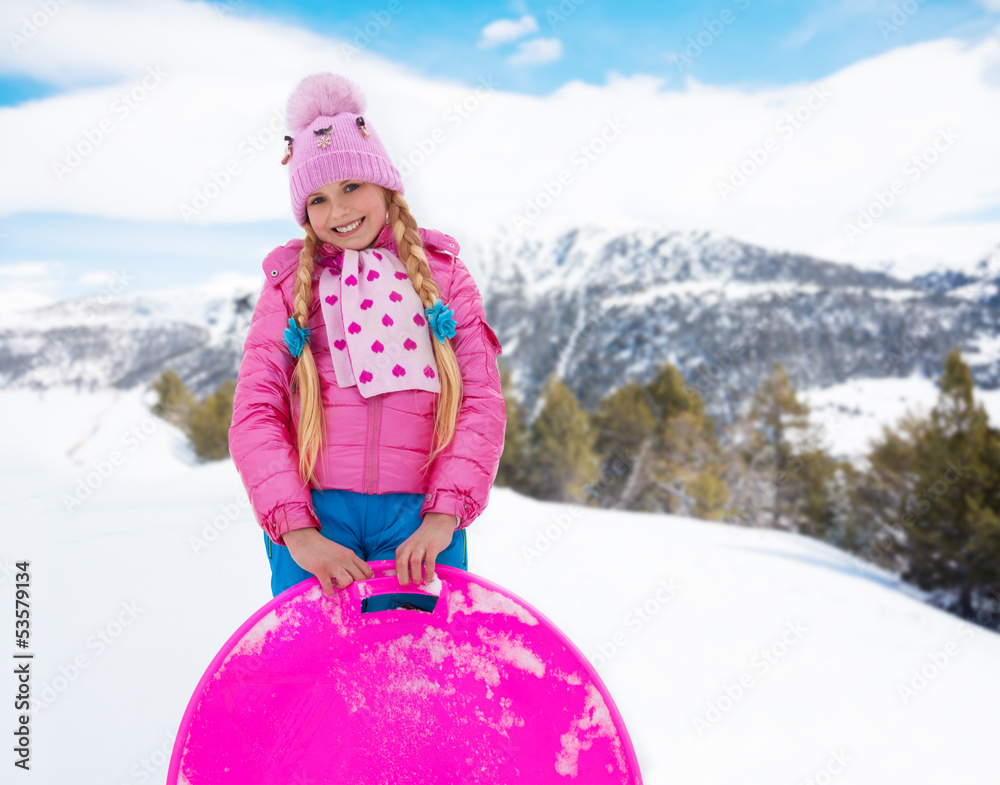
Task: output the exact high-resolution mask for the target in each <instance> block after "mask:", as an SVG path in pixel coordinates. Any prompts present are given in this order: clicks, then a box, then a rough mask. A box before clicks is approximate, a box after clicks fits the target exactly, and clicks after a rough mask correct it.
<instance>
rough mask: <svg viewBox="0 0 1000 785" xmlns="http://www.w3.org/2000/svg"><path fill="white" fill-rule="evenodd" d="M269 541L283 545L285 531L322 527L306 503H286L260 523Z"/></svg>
mask: <svg viewBox="0 0 1000 785" xmlns="http://www.w3.org/2000/svg"><path fill="white" fill-rule="evenodd" d="M260 525H261V526H262V527H263V528H264V531H265V532H267V536H268V537H270V538H271V541H272V542H274V543H275V544H277V545H284V544H285V541H284V539H283V537H284V534H285V532H290V531H292V530H293V529H308V528H309V527H310V526H311V527H313V528H316V529H319V528H322V527H321V526H320V523H319V519H318V518H317V517H316V513H315V512H313V509H312V507H310V506H309V505H307V504H287V505H284V506H282V507H277V508H276V509H274V510H272V511H271V512H270V513H269V514H268V515H266V516H265V517H264V520H262V521H261V524H260Z"/></svg>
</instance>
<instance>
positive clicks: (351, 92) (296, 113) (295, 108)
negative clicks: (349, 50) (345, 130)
mask: <svg viewBox="0 0 1000 785" xmlns="http://www.w3.org/2000/svg"><path fill="white" fill-rule="evenodd" d="M365 105H366V104H365V96H364V94H363V93H362V92H361V88H359V87H358V86H357V85H356V84H354V82H352V81H351V80H350V79H347V78H346V77H343V76H340V75H339V74H332V73H329V72H327V73H322V74H313V75H312V76H307V77H306V78H305V79H303V80H302V81H301V82H299V84H298V87H296V88H295V90H294V91H293V92H292V94H291V96H290V97H289V98H288V109H287V111H286V117H287V120H288V127H289V128H291V129H292V131H293V133H294V134H296V135H297V134H299V133H301V132H302V131H303V130H305V129H306V128H308V127H309V125H310V124H311V123H312V121H313V120H315V119H316V118H317V117H333V116H334V115H338V114H340V113H341V112H350V113H351V114H361V113H362V112H363V111H365Z"/></svg>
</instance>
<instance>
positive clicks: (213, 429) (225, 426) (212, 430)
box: [182, 380, 236, 461]
mask: <svg viewBox="0 0 1000 785" xmlns="http://www.w3.org/2000/svg"><path fill="white" fill-rule="evenodd" d="M235 389H236V382H235V381H233V380H229V381H226V382H223V383H222V384H220V385H219V388H218V389H217V390H216V391H215V392H214V393H212V394H211V395H208V396H207V397H206V398H205V400H204V401H202V402H201V403H198V404H195V405H193V406H192V407H191V408H190V409H189V410H188V413H187V416H186V417H185V418H184V422H183V425H182V427H183V429H184V432H185V433H186V434H187V437H188V439H190V441H191V445H192V447H194V451H195V454H196V455H197V456H198V457H199V458H201V459H202V460H205V461H217V460H221V459H222V458H227V457H228V456H229V426H230V424H231V423H232V421H233V392H234V391H235Z"/></svg>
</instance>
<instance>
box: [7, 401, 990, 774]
mask: <svg viewBox="0 0 1000 785" xmlns="http://www.w3.org/2000/svg"><path fill="white" fill-rule="evenodd" d="M904 383H905V382H904ZM859 384H860V385H861V386H860V387H858V388H856V389H855V388H850V387H849V386H844V389H843V390H841V391H840V392H839V393H830V398H829V402H830V403H831V405H832V402H833V401H834V400H836V397H835V396H836V394H841V395H842V396H845V395H847V393H849V392H850V391H851V390H852V389H853V390H854V391H853V392H851V395H853V396H855V399H856V402H857V404H858V406H859V407H860V406H861V405H862V404H864V408H863V410H864V411H868V408H870V409H871V412H872V414H871V416H872V417H877V416H888V414H889V413H890V411H891V409H892V407H890V406H889V403H888V402H886V401H882V400H879V399H880V397H881V398H886V397H887V396H889V395H890V394H891V395H903V394H904V391H903V387H902V386H900V388H899V389H897V390H889V389H888V388H878V387H873V386H865V384H864V383H859ZM928 384H929V385H930V388H932V387H933V385H932V383H928ZM911 386H912V388H913V390H918V389H919V388H918V385H916V384H915V383H911ZM930 388H928V389H930ZM926 392H927V390H924V391H923V392H919V391H918V392H915V393H914V394H913V396H911V397H912V399H913V400H914V401H916V400H918V399H920V396H921V395H924V394H925V393H926ZM817 394H818V391H817ZM821 398H822V396H820V398H817V400H821ZM855 399H850V398H846V397H845V398H843V400H845V401H847V403H848V404H849V405H853V403H852V400H855ZM991 405H992V404H991ZM880 407H881V408H880ZM994 411H995V409H994ZM147 416H148V412H147V411H146V410H145V408H144V403H143V400H142V397H141V396H140V395H139V394H138V393H133V392H130V393H119V392H113V391H107V392H102V393H95V394H82V395H78V394H76V393H73V392H70V391H48V392H46V393H44V394H42V395H40V394H38V393H31V392H27V391H11V390H7V391H0V432H2V433H3V441H2V443H0V484H2V490H3V493H4V498H5V499H6V503H5V505H4V511H5V516H4V522H3V536H2V539H0V605H3V606H4V607H7V608H12V607H13V605H14V602H13V597H14V586H13V583H14V573H15V572H16V570H15V567H14V564H15V562H18V561H22V560H25V559H27V560H30V562H31V565H30V572H31V585H30V589H29V594H30V602H31V614H32V616H31V628H30V629H31V641H30V648H29V651H31V652H34V653H35V654H36V657H35V659H34V660H33V661H32V668H33V669H34V670H33V671H32V681H31V690H32V700H33V705H32V710H31V714H30V717H31V719H30V723H31V729H32V736H31V751H32V759H31V766H32V771H33V773H34V776H35V778H36V779H37V781H38V782H73V783H78V784H79V785H91V784H93V785H97V784H98V783H107V782H114V783H119V785H124V784H125V783H129V784H132V783H139V782H147V783H151V785H157V783H163V782H164V781H165V777H166V771H167V764H168V760H169V754H168V753H169V747H168V746H165V744H164V739H165V738H171V739H172V738H173V736H174V735H175V734H176V732H177V729H178V727H179V725H180V721H181V717H182V715H183V713H184V710H185V708H186V706H187V702H188V699H189V697H190V695H191V694H192V692H193V691H194V688H195V686H196V685H197V683H198V681H199V680H200V678H201V676H202V674H203V673H204V671H205V668H206V667H207V666H208V664H209V663H210V662H211V660H212V659H213V657H214V656H215V655H216V653H217V652H218V651H219V649H220V648H221V647H222V645H223V644H224V643H225V642H226V641H227V640H228V638H229V637H230V636H231V635H232V633H233V632H234V631H235V630H236V629H237V628H238V627H239V626H240V625H241V624H242V623H243V622H244V621H245V620H246V619H247V618H249V617H250V616H251V615H252V614H254V613H255V612H256V611H257V610H258V609H259V608H260V607H261V606H262V605H263V604H264V603H266V602H267V601H268V600H270V599H271V594H270V591H269V578H270V575H269V571H268V566H267V559H266V555H265V545H264V539H263V535H262V534H261V531H260V529H259V527H258V526H257V524H256V523H255V521H254V519H253V515H252V513H251V511H250V509H249V506H248V505H247V503H246V498H245V493H244V490H243V487H242V485H241V483H240V481H239V478H238V476H237V474H236V472H235V470H234V469H233V467H232V466H231V464H229V463H228V462H219V463H213V464H199V463H197V462H196V461H195V460H194V459H193V458H192V457H191V455H190V451H189V450H187V448H186V446H185V445H184V441H183V438H182V437H181V436H180V434H179V433H177V431H176V430H175V429H173V428H172V427H171V426H169V425H167V424H166V423H164V422H162V421H159V420H157V421H156V422H155V423H154V425H155V427H152V428H150V426H148V425H147V427H146V430H147V431H150V432H149V433H145V434H144V433H143V430H142V427H141V426H142V424H143V423H144V422H145V418H146V417H147ZM137 426H138V427H139V430H138V431H135V430H133V429H135V428H136V427H137ZM845 433H847V430H846V426H845V429H844V430H842V431H841V438H844V437H843V434H845ZM137 434H138V435H137ZM140 436H144V438H140ZM112 453H120V455H119V457H118V459H117V460H113V459H112V457H111V455H112ZM102 470H103V472H102ZM88 479H89V481H90V484H89V485H88V484H87V481H88ZM81 481H82V482H83V489H81V488H80V485H79V483H80V482H81ZM85 490H89V495H88V494H86V493H85ZM77 494H78V495H79V496H80V497H81V498H77ZM65 495H68V496H70V497H71V498H72V499H74V500H75V501H76V502H77V503H75V504H71V505H69V506H67V503H66V502H65V501H64V496H65ZM560 521H562V522H564V523H566V525H565V526H563V525H559V522H560ZM553 524H556V525H555V526H553ZM551 532H556V534H555V535H552V534H551ZM468 535H469V557H470V567H471V568H472V570H473V571H475V572H476V573H478V574H480V575H482V576H483V577H484V578H487V579H488V580H491V581H494V582H496V583H499V584H501V585H503V586H504V587H506V588H508V589H509V590H510V591H512V592H514V593H515V594H517V595H518V596H520V597H522V598H523V599H525V600H526V601H527V602H529V603H530V604H531V605H533V606H534V607H536V608H537V609H538V611H539V612H541V613H543V614H544V615H545V616H546V617H548V618H549V619H551V620H552V621H553V622H554V623H555V624H556V625H558V626H559V627H560V629H561V630H562V631H563V632H565V633H566V634H567V635H568V636H569V638H570V639H571V640H572V641H574V643H575V644H576V646H577V647H578V648H579V649H580V650H581V652H582V653H583V654H584V655H585V656H586V657H587V658H588V659H589V660H590V661H591V663H592V665H593V667H594V668H595V669H596V670H597V672H598V674H599V675H600V677H601V679H602V680H603V681H604V682H605V684H606V685H607V687H608V690H609V692H610V695H611V696H612V697H613V699H614V702H615V704H616V706H617V709H618V710H619V711H620V712H621V714H622V716H623V718H624V720H625V722H626V724H627V726H628V728H629V731H630V734H631V738H632V741H633V744H634V745H635V748H636V752H637V755H638V757H639V762H640V765H641V768H642V772H643V778H644V781H645V782H647V783H650V785H653V784H654V783H663V782H697V783H699V785H722V784H723V783H731V782H739V783H741V785H756V784H757V783H759V784H760V785H772V784H773V783H775V782H802V781H804V780H806V779H807V778H809V777H815V776H816V775H817V772H821V771H824V770H831V769H830V767H831V766H833V765H834V764H833V763H831V761H833V757H832V756H834V755H837V756H840V757H839V758H837V760H841V761H844V763H843V764H842V765H841V766H840V771H839V773H837V774H836V780H837V782H838V783H844V784H845V785H875V783H883V782H887V781H891V782H906V783H908V785H940V783H943V782H961V783H963V785H964V784H966V783H968V784H970V785H975V784H977V783H990V782H995V781H996V776H997V774H996V761H995V756H994V754H993V752H992V750H993V741H994V740H993V733H992V732H993V729H994V728H995V716H996V707H997V705H998V703H1000V671H998V669H997V668H996V663H997V662H998V661H1000V636H998V635H997V634H995V633H993V632H990V631H987V630H984V629H982V628H979V627H974V626H968V625H965V624H963V623H962V622H961V621H960V620H959V619H957V618H955V617H954V616H951V615H948V614H945V613H942V612H941V611H938V610H936V609H934V608H931V607H929V606H927V605H925V604H924V603H922V602H921V601H920V599H919V595H920V593H919V592H917V591H915V590H913V589H910V588H908V587H906V586H904V585H900V584H899V582H898V581H896V580H895V579H894V577H893V576H891V575H889V574H887V573H885V572H883V571H881V570H878V569H876V568H874V567H870V566H869V565H865V564H862V563H859V562H857V561H856V560H855V559H854V558H852V557H851V556H850V555H848V554H845V553H843V552H840V551H838V550H836V549H834V548H832V547H829V546H827V545H824V544H822V543H819V542H816V541H814V540H810V539H808V538H805V537H800V536H797V535H792V534H787V533H783V532H772V531H766V530H752V529H745V528H741V527H735V526H729V525H725V524H721V523H708V522H703V521H695V520H691V519H685V518H680V517H675V516H669V515H647V514H640V513H630V512H622V511H608V510H597V509H591V508H577V507H574V506H570V505H560V504H554V503H542V502H538V501H534V500H532V499H528V498H526V497H523V496H519V495H517V494H515V493H513V492H511V491H509V490H506V489H502V488H497V489H494V491H493V494H492V499H491V502H490V505H489V507H488V508H487V509H486V511H485V512H484V514H483V515H482V516H481V517H480V519H478V520H477V521H476V522H475V523H474V524H473V525H472V526H471V527H470V528H469V531H468ZM675 587H676V591H675V590H674V588H675ZM469 594H470V595H471V593H469ZM489 594H490V592H484V594H483V596H475V595H472V596H465V597H462V598H456V597H455V593H452V595H451V597H452V598H453V599H454V600H455V602H456V606H455V612H456V613H462V612H464V609H467V608H471V607H472V606H473V605H476V606H480V609H482V608H488V607H494V608H495V609H496V612H497V613H499V614H501V615H507V613H508V612H509V609H505V608H504V607H503V606H502V603H495V604H494V603H493V601H492V600H491V599H490V597H489ZM449 610H451V609H449ZM497 618H498V619H499V618H500V617H497ZM507 618H509V619H510V633H511V634H510V635H509V637H504V636H498V637H496V638H493V639H492V641H493V643H494V644H496V647H497V648H498V649H499V647H503V646H507V647H508V648H507V652H508V653H509V654H510V657H507V658H504V659H502V660H500V666H501V667H510V668H528V669H530V668H535V669H537V668H538V666H539V664H542V663H541V662H539V663H535V662H533V661H532V659H531V657H530V656H529V654H530V653H528V652H522V651H519V649H518V645H519V642H518V638H517V636H516V628H517V626H518V625H519V624H520V623H525V624H530V623H531V622H530V621H528V620H527V619H521V620H520V622H518V621H515V616H507ZM7 619H8V620H7V622H5V623H6V624H7V625H8V626H7V628H6V629H8V630H12V629H13V625H12V618H11V617H10V616H8V617H7ZM531 620H533V621H536V622H537V619H535V618H534V617H533V616H532V617H531ZM425 638H426V639H425V640H419V639H418V640H414V641H411V644H412V646H413V647H415V648H416V649H417V650H420V649H425V650H426V651H427V652H428V653H429V654H436V655H437V656H439V657H440V658H441V661H444V659H445V658H446V657H451V656H455V655H457V656H458V657H465V656H469V657H471V655H472V652H471V651H470V652H466V651H463V650H458V649H456V651H455V652H451V651H437V649H436V648H435V647H436V646H437V647H438V648H441V647H440V646H438V644H440V641H436V640H434V639H433V638H432V637H428V636H425ZM413 651H414V649H412V648H411V649H410V653H411V654H412V653H413ZM480 664H481V665H482V666H483V668H482V669H483V678H484V681H489V680H492V679H493V678H494V674H492V673H489V672H487V669H486V667H485V663H480ZM4 671H5V673H4V675H3V676H2V677H0V689H2V690H4V694H6V695H12V694H14V690H15V689H16V685H15V677H14V675H13V673H12V668H6V669H4ZM554 675H555V676H557V677H558V678H564V679H567V680H570V679H573V680H576V679H578V678H579V676H578V675H577V674H573V673H559V674H554ZM546 677H549V674H546ZM399 689H400V692H401V693H403V694H405V693H407V692H412V691H415V690H416V691H420V690H428V691H433V690H434V689H436V687H435V685H434V683H433V681H431V682H419V681H409V682H407V681H404V682H401V684H400V685H399ZM606 708H607V711H610V710H611V707H610V706H607V707H606ZM12 716H13V709H12V708H11V707H10V705H9V704H8V715H7V718H8V724H9V722H10V721H11V719H12ZM602 718H603V719H602ZM517 721H519V718H516V717H514V716H509V717H506V718H503V717H501V722H517ZM523 721H524V722H530V721H531V720H530V718H529V717H525V718H523ZM606 721H607V720H606V715H605V713H604V710H603V709H601V708H600V707H599V706H596V705H595V706H594V707H593V711H592V712H591V711H589V710H588V709H587V707H586V706H583V707H572V709H571V713H570V714H569V715H568V721H567V725H566V728H565V729H564V730H563V731H562V732H565V733H567V736H566V739H565V747H564V754H563V755H562V757H561V758H560V760H561V761H562V763H561V764H560V765H562V766H564V767H565V768H566V771H567V772H568V771H571V769H572V765H573V760H574V750H576V749H578V748H579V749H582V748H583V745H585V744H586V743H587V740H588V738H590V737H591V734H596V733H598V732H600V729H601V727H602V725H601V723H602V722H606ZM595 723H596V724H595ZM915 739H916V740H919V741H920V743H914V740H915ZM824 767H826V769H825V768H824Z"/></svg>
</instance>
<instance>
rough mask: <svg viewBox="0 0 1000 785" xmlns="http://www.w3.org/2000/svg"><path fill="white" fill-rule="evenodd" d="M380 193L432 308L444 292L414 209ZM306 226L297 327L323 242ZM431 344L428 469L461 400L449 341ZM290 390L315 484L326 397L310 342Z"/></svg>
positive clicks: (303, 465)
mask: <svg viewBox="0 0 1000 785" xmlns="http://www.w3.org/2000/svg"><path fill="white" fill-rule="evenodd" d="M382 193H383V195H384V196H385V200H386V206H387V207H388V211H389V223H390V224H391V225H392V232H393V236H394V237H395V239H396V248H397V250H398V252H399V254H398V256H399V259H400V261H402V262H403V264H405V265H406V274H407V275H408V276H409V278H410V283H411V284H413V288H414V290H415V291H416V293H417V294H418V295H419V297H420V301H421V302H422V303H423V304H424V307H425V308H430V307H431V306H433V305H434V301H435V300H436V299H437V298H438V297H440V289H439V288H438V285H437V284H436V283H435V282H434V279H433V278H432V276H431V267H430V264H429V263H428V261H427V256H426V254H425V253H424V245H423V242H422V241H421V239H420V234H419V233H418V231H417V221H416V219H415V218H414V217H413V215H412V213H410V208H409V206H408V205H407V204H406V200H405V199H403V197H402V196H401V195H400V194H399V193H398V192H396V191H393V190H390V189H388V188H385V187H382ZM304 228H305V231H306V237H305V243H304V245H303V246H302V251H301V252H300V253H299V266H298V270H297V271H296V274H295V286H294V289H293V300H292V318H294V319H295V323H296V324H297V325H298V326H299V327H305V326H306V325H307V324H308V321H309V306H310V305H311V304H312V297H313V285H312V283H313V282H312V278H313V267H314V264H315V254H316V247H317V245H319V239H318V238H317V236H316V232H315V230H314V229H313V227H312V226H311V225H310V224H309V223H308V222H307V223H306V225H305V227H304ZM431 345H432V346H433V347H434V359H435V361H436V362H437V368H438V380H439V381H440V383H441V392H440V394H439V395H438V396H437V399H436V401H435V407H434V437H433V441H432V444H431V450H430V454H429V455H428V457H427V462H426V463H425V464H424V466H423V468H424V469H427V467H428V466H430V465H431V463H433V461H434V459H435V458H436V457H437V456H438V453H440V452H441V450H443V449H444V448H445V447H447V446H448V444H449V443H450V442H451V440H452V438H453V437H454V435H455V423H456V422H457V420H458V410H459V407H460V406H461V403H462V374H461V371H460V370H459V367H458V358H457V357H456V356H455V350H454V349H453V348H452V345H451V340H450V339H448V338H445V341H444V343H441V342H440V341H438V340H437V338H434V337H432V338H431ZM292 389H293V392H295V391H297V392H298V396H299V407H300V409H299V429H298V448H299V476H301V477H302V479H303V481H304V482H307V483H311V484H314V485H315V484H316V472H315V469H316V461H317V460H318V458H319V452H320V448H321V446H322V442H323V398H322V395H321V392H320V379H319V371H318V370H317V368H316V359H315V358H314V357H313V353H312V349H311V348H310V346H309V344H308V342H307V343H306V344H305V346H303V348H302V354H300V355H299V359H298V363H297V364H296V366H295V370H294V371H293V372H292Z"/></svg>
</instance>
